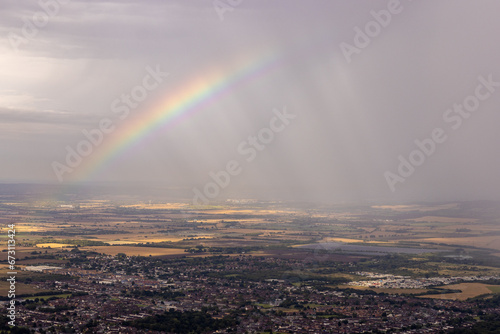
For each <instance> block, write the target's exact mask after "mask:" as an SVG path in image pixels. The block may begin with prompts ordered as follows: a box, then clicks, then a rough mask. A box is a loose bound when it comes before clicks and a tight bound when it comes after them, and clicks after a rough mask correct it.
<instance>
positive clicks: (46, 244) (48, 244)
mask: <svg viewBox="0 0 500 334" xmlns="http://www.w3.org/2000/svg"><path fill="white" fill-rule="evenodd" d="M73 246H74V245H70V244H58V243H55V242H49V243H45V244H37V245H36V247H39V248H64V247H73Z"/></svg>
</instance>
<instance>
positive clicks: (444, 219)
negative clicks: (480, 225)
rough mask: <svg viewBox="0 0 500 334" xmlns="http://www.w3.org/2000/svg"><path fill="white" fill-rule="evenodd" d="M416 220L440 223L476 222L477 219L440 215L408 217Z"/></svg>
mask: <svg viewBox="0 0 500 334" xmlns="http://www.w3.org/2000/svg"><path fill="white" fill-rule="evenodd" d="M406 220H410V221H414V222H438V223H474V222H477V219H472V218H455V217H439V216H425V217H420V218H414V219H406Z"/></svg>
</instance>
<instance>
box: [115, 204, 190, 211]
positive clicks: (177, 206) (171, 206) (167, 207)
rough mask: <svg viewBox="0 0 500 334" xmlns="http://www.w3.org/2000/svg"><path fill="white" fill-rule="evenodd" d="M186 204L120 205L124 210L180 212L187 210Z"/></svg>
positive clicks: (187, 205)
mask: <svg viewBox="0 0 500 334" xmlns="http://www.w3.org/2000/svg"><path fill="white" fill-rule="evenodd" d="M189 206H190V204H187V203H151V204H149V203H140V204H132V205H122V207H124V208H136V209H150V210H162V209H163V210H182V209H187V208H189Z"/></svg>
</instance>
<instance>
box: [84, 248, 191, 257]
mask: <svg viewBox="0 0 500 334" xmlns="http://www.w3.org/2000/svg"><path fill="white" fill-rule="evenodd" d="M80 249H81V250H86V251H94V252H98V253H104V254H107V255H116V254H118V253H125V254H127V255H128V256H150V255H151V256H160V255H177V254H188V253H186V252H184V249H182V248H159V247H135V246H89V247H81V248H80Z"/></svg>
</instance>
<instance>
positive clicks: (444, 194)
mask: <svg viewBox="0 0 500 334" xmlns="http://www.w3.org/2000/svg"><path fill="white" fill-rule="evenodd" d="M40 3H46V4H47V5H46V8H45V9H44V8H43V7H41V5H40ZM40 3H39V2H38V1H18V0H0V4H1V7H2V10H1V11H0V35H1V36H2V38H1V39H0V69H1V77H0V138H1V140H0V154H1V157H2V159H1V164H0V180H1V181H3V182H13V181H23V182H31V181H37V182H54V183H59V181H60V180H61V179H62V182H63V183H69V182H74V181H85V182H88V181H89V182H90V181H92V182H94V181H113V182H114V181H117V182H154V183H157V184H168V185H179V186H185V187H188V188H189V189H192V188H193V187H196V188H197V189H199V190H200V192H201V193H202V194H204V195H205V196H206V197H210V196H207V193H206V191H205V190H204V189H205V188H206V185H207V184H208V183H209V182H212V178H211V176H210V172H218V171H221V170H226V168H227V164H228V163H229V162H231V161H235V162H236V163H237V167H238V168H236V167H234V166H233V167H234V168H233V169H234V170H233V172H234V174H235V175H230V180H228V181H229V182H228V185H227V186H226V185H225V184H223V185H224V189H221V194H220V195H218V196H214V197H219V196H220V197H221V198H224V197H225V196H237V195H238V194H240V195H241V196H243V195H245V196H246V195H248V194H249V191H250V190H251V191H252V192H253V191H254V190H255V193H254V194H256V195H260V196H264V197H265V196H269V194H271V193H272V194H281V195H283V196H287V197H296V198H300V199H309V200H318V199H323V200H327V201H329V200H343V199H378V200H385V199H387V200H457V199H460V200H461V199H496V200H498V199H499V195H500V176H499V172H498V171H499V170H500V154H498V146H499V143H500V131H498V127H499V124H500V85H499V84H497V82H500V70H499V69H500V68H499V59H500V44H499V43H498V32H499V31H500V21H499V20H498V13H499V12H500V3H499V2H498V1H495V0H490V1H485V0H483V1H468V0H460V1H457V0H447V1H439V2H436V1H431V0H427V1H410V0H401V1H400V2H399V4H398V3H397V2H395V1H374V0H364V1H361V0H360V1H333V0H325V1H320V0H318V1H306V0H304V1H298V0H283V1H270V0H242V1H236V0H220V1H215V2H213V1H211V0H203V1H201V0H190V1H186V0H178V1H174V0H108V1H77V0H71V1H67V0H65V1H62V0H61V1H60V2H58V1H57V0H42V1H41V2H40ZM377 19H378V21H377ZM266 61H267V62H266ZM252 66H254V68H253V69H251V70H248V69H250V68H252ZM148 69H149V70H148ZM156 69H161V71H162V72H166V73H168V76H167V75H164V76H162V77H160V78H159V81H158V82H156V81H155V78H154V77H152V76H151V74H149V73H150V72H151V70H153V71H154V70H156ZM245 70H247V71H245ZM235 73H242V74H241V75H240V76H239V77H236V78H234V77H233V76H234V74H235ZM148 75H149V77H148V78H147V79H146V85H148V87H149V88H148V90H145V88H144V78H145V77H147V76H148ZM214 78H218V79H219V80H222V81H223V82H226V83H228V85H227V86H226V87H225V88H224V89H223V90H222V91H221V90H219V91H218V92H219V93H218V94H215V95H212V96H211V95H210V94H208V96H206V97H204V98H202V99H200V100H199V101H198V102H199V103H196V104H194V105H192V106H191V107H190V109H189V110H188V109H186V110H185V111H183V112H184V115H183V116H181V117H177V118H175V119H174V120H175V121H171V122H167V123H168V124H164V126H162V127H160V128H157V129H156V130H155V131H150V132H149V133H147V134H146V135H145V136H139V137H137V138H135V139H133V140H131V141H132V142H133V143H134V144H133V145H130V146H127V147H126V148H125V149H124V150H123V152H121V153H120V154H118V155H117V156H116V157H114V158H113V159H111V161H109V162H107V163H106V164H105V166H104V168H99V169H98V170H96V171H95V172H94V173H91V174H88V173H87V172H85V171H83V168H86V167H85V166H93V165H99V162H100V161H101V160H102V156H103V155H105V153H106V152H108V151H106V150H107V149H105V147H106V145H111V144H110V143H112V142H113V140H114V139H116V138H118V137H115V136H123V138H125V139H126V138H127V135H126V134H127V133H128V132H127V129H132V130H131V131H130V132H129V133H130V136H132V135H133V132H134V131H133V129H134V124H136V123H137V122H138V120H140V119H141V118H143V119H147V117H148V115H150V113H151V110H153V109H154V107H155V106H156V105H158V104H159V103H160V102H162V101H163V103H168V101H169V99H170V100H172V101H176V100H178V99H186V100H189V94H188V95H187V98H186V96H184V95H182V94H184V93H185V92H186V91H188V89H189V87H193V83H201V84H200V85H201V86H200V87H210V85H211V84H212V82H213V83H214V84H215V83H216V82H215V81H214ZM224 78H228V80H226V81H224V80H225V79H224ZM480 78H482V79H480ZM157 79H158V77H157ZM160 81H161V82H160ZM488 82H489V83H488ZM138 86H139V88H137V87H138ZM141 86H142V88H140V87H141ZM153 86H155V87H154V88H153ZM134 88H135V93H136V96H141V100H140V101H138V100H133V99H134V98H133V97H132V101H131V103H135V104H137V106H136V107H135V108H130V112H129V114H128V115H127V117H123V119H122V118H120V115H122V114H120V113H117V112H114V111H113V107H112V105H113V102H114V101H115V100H116V99H120V98H121V96H122V95H123V94H125V95H131V93H132V92H133V90H134ZM144 92H146V94H147V96H145V97H144V96H142V95H141V94H142V93H144ZM194 92H196V90H194ZM464 103H466V104H467V103H468V105H467V106H466V107H467V108H468V109H470V110H472V111H471V112H468V111H467V110H466V109H465V107H464V108H462V111H461V112H459V111H458V109H456V110H457V111H453V110H449V111H448V109H450V108H453V106H454V105H455V104H457V105H458V106H459V108H460V104H464ZM135 104H134V105H135ZM118 106H121V107H124V106H125V102H121V101H120V102H119V103H118V104H115V109H116V107H118ZM122 110H123V109H122ZM115 111H116V110H115ZM278 111H279V112H280V113H281V118H279V117H278V118H276V117H277V116H276V115H277V113H278ZM165 112H168V110H165ZM284 113H285V114H286V115H287V116H283V115H284ZM103 119H109V120H110V121H111V122H112V126H113V129H114V130H113V131H112V132H110V133H108V134H104V135H103V142H102V143H99V144H98V145H94V147H92V153H91V154H89V155H88V156H84V157H81V158H82V162H81V163H79V164H77V166H76V167H71V166H68V164H67V162H66V158H67V154H68V151H67V147H70V148H73V149H75V150H76V148H77V146H78V144H79V143H81V142H82V140H85V139H86V137H85V136H84V134H83V133H82V130H87V131H91V130H93V129H99V122H100V121H101V120H103ZM434 129H437V132H436V133H435V138H434V139H429V140H427V141H425V139H426V138H432V136H433V135H432V132H433V131H434ZM259 134H260V135H261V137H260V138H259ZM249 136H257V143H255V142H254V143H253V144H252V142H251V141H250V140H249V139H248V137H249ZM262 140H264V141H265V142H262ZM415 140H420V141H424V142H426V143H427V144H428V146H426V149H427V153H426V152H423V151H425V149H422V148H421V149H420V152H421V153H418V152H416V153H415V150H419V148H418V146H417V144H416V143H415ZM430 140H432V143H433V144H429V141H430ZM252 145H256V146H252ZM111 146H112V145H111ZM252 147H253V151H252ZM110 151H112V149H110ZM251 152H253V153H251ZM400 156H401V157H402V158H403V159H404V160H405V161H408V163H409V164H410V165H415V166H410V167H408V166H406V167H401V168H399V167H400V164H402V162H401V161H402V160H401V159H400ZM411 159H413V160H412V161H413V163H412V162H410V160H411ZM54 163H55V164H54ZM408 163H405V164H408ZM54 166H56V167H54ZM398 168H399V169H400V171H398ZM405 168H406V169H405ZM55 169H56V170H55ZM57 170H58V171H59V172H57ZM235 170H236V172H235ZM58 173H59V175H58ZM403 181H404V182H403ZM221 182H222V181H221ZM224 182H225V181H224ZM209 188H210V187H209ZM219 188H221V187H220V186H219ZM207 189H208V188H207ZM256 189H257V190H256ZM208 191H209V192H210V191H214V190H213V189H209V190H208Z"/></svg>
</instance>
